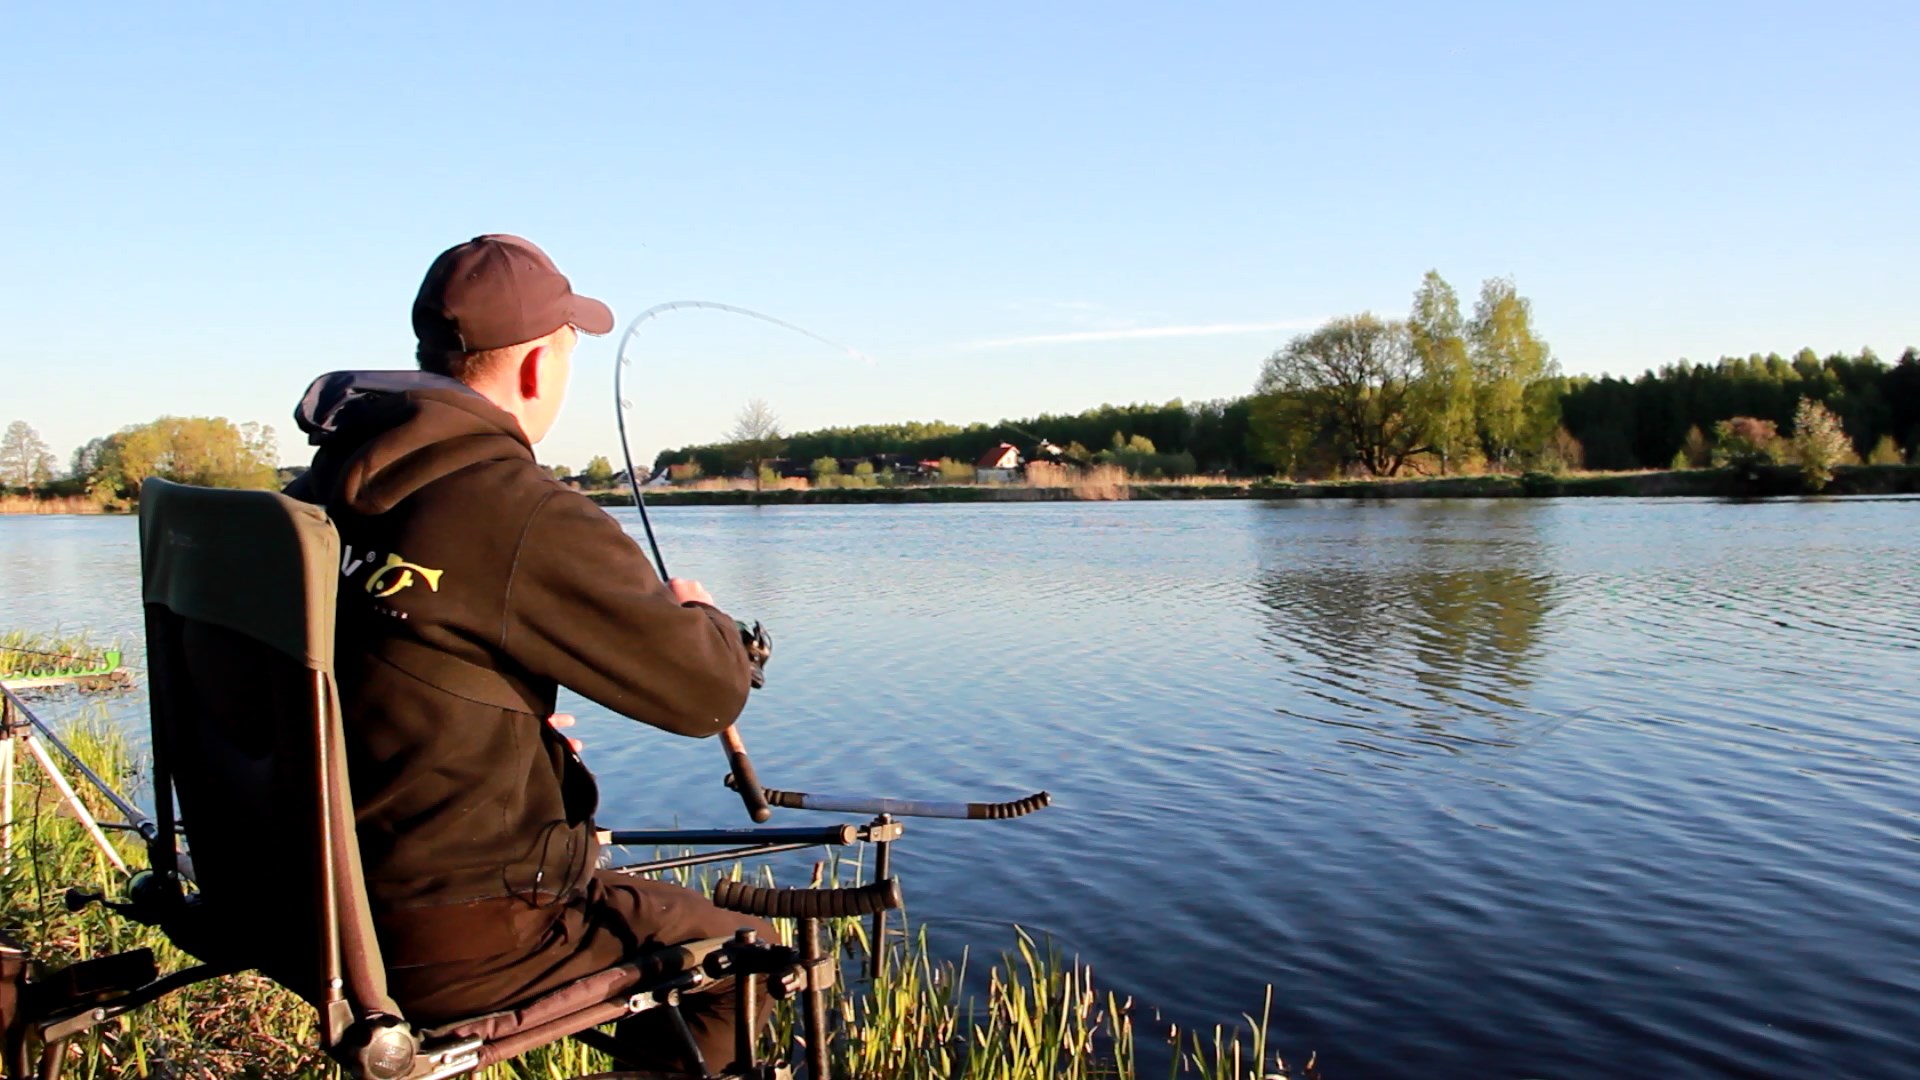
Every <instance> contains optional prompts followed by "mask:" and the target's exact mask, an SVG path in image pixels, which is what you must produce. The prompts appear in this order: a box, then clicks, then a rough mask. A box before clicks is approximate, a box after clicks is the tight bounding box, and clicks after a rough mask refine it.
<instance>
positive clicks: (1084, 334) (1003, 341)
mask: <svg viewBox="0 0 1920 1080" xmlns="http://www.w3.org/2000/svg"><path fill="white" fill-rule="evenodd" d="M1320 321H1321V320H1319V319H1282V320H1280V321H1278V322H1254V323H1203V324H1200V325H1197V326H1134V327H1128V328H1127V329H1124V330H1075V331H1072V332H1070V333H1065V334H1029V335H1027V336H1025V337H1010V338H990V339H988V340H985V341H969V342H967V343H966V344H965V345H963V346H962V348H967V349H1005V348H1010V347H1012V346H1015V345H1067V344H1078V343H1082V342H1089V341H1140V340H1143V339H1148V338H1187V337H1220V336H1223V335H1226V334H1259V333H1268V332H1271V331H1274V330H1311V329H1313V328H1314V327H1316V326H1318V325H1320Z"/></svg>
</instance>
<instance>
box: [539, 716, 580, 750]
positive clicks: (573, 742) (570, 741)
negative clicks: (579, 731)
mask: <svg viewBox="0 0 1920 1080" xmlns="http://www.w3.org/2000/svg"><path fill="white" fill-rule="evenodd" d="M547 723H549V724H552V725H553V727H554V730H556V731H558V730H559V729H561V728H570V727H572V726H573V714H572V713H563V712H561V713H554V714H553V715H552V716H549V717H547ZM567 745H568V746H571V747H573V752H574V753H576V754H577V753H579V752H580V751H582V750H584V749H586V747H587V744H586V743H583V742H581V741H580V740H579V739H576V738H573V737H572V736H568V737H567Z"/></svg>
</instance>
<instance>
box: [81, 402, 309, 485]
mask: <svg viewBox="0 0 1920 1080" xmlns="http://www.w3.org/2000/svg"><path fill="white" fill-rule="evenodd" d="M278 462H279V452H278V448H277V446H276V443H275V440H274V435H273V429H272V428H270V427H266V426H263V425H261V424H256V423H245V424H235V423H233V422H231V421H229V420H228V419H227V418H226V417H224V416H212V417H207V416H163V417H161V418H160V419H158V420H154V421H152V422H150V423H145V424H137V425H135V426H133V427H127V428H122V429H121V430H119V431H117V432H115V433H114V434H112V435H107V436H103V437H101V438H98V439H93V440H90V441H88V442H87V443H86V444H84V445H82V446H81V447H80V448H79V449H78V450H76V451H75V452H74V456H73V466H74V475H75V477H77V478H81V479H84V480H86V482H87V486H88V487H89V488H90V489H93V490H107V491H128V490H135V489H138V488H139V486H140V483H141V481H143V480H146V479H147V478H148V477H150V476H157V477H161V478H162V479H166V480H177V481H179V482H181V483H184V484H198V485H201V486H203V487H225V488H272V487H276V486H278V483H279V476H278Z"/></svg>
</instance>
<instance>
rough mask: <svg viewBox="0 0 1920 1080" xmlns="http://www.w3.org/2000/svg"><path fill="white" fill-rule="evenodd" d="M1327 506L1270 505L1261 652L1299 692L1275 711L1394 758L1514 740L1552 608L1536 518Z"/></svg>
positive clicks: (1450, 508) (1439, 508)
mask: <svg viewBox="0 0 1920 1080" xmlns="http://www.w3.org/2000/svg"><path fill="white" fill-rule="evenodd" d="M1333 509H1334V508H1313V509H1309V510H1307V511H1306V512H1305V513H1301V512H1299V511H1291V512H1290V511H1289V509H1287V508H1276V509H1275V510H1274V512H1273V513H1274V518H1275V527H1274V528H1273V529H1271V530H1270V531H1269V533H1268V535H1267V537H1266V538H1265V540H1264V542H1263V544H1262V545H1261V548H1260V571H1259V576H1258V582H1257V586H1256V587H1257V591H1258V596H1259V601H1260V604H1261V606H1262V608H1263V614H1264V619H1265V623H1266V626H1267V629H1268V639H1267V642H1268V645H1269V646H1270V647H1271V648H1272V649H1273V651H1274V652H1275V654H1276V655H1277V656H1278V657H1279V658H1280V659H1281V661H1282V667H1283V670H1284V671H1285V672H1286V674H1285V676H1284V681H1285V682H1286V683H1287V685H1288V686H1289V688H1290V689H1291V690H1293V691H1295V692H1294V693H1290V694H1287V695H1286V696H1285V699H1284V700H1283V701H1282V702H1281V704H1280V705H1279V706H1278V708H1277V711H1278V712H1280V713H1281V714H1282V715H1289V716H1297V717H1300V718H1303V719H1310V720H1315V721H1318V722H1320V723H1328V724H1335V725H1342V726H1347V727H1350V728H1354V729H1356V730H1360V731H1364V732H1368V733H1370V734H1371V735H1373V736H1378V737H1383V738H1385V739H1388V740H1393V741H1394V743H1395V745H1392V746H1385V745H1381V744H1380V743H1379V742H1378V741H1374V740H1364V739H1363V740H1362V741H1361V742H1359V743H1353V742H1349V743H1348V745H1353V746H1356V747H1357V748H1360V749H1370V750H1374V751H1377V752H1380V753H1384V754H1387V755H1389V756H1418V755H1419V754H1420V752H1421V751H1420V750H1418V749H1413V748H1409V747H1408V746H1406V745H1402V744H1403V743H1405V742H1407V741H1411V742H1412V743H1413V744H1415V746H1417V747H1431V748H1437V749H1442V750H1447V751H1454V752H1457V751H1458V750H1459V749H1460V744H1461V743H1462V742H1463V741H1464V742H1467V743H1480V742H1493V743H1496V744H1507V743H1508V741H1509V740H1510V739H1511V738H1512V737H1513V736H1514V734H1515V733H1514V732H1513V731H1512V730H1511V728H1512V726H1513V725H1514V724H1515V723H1518V722H1522V721H1524V720H1526V719H1528V717H1527V715H1526V702H1527V701H1528V700H1529V695H1528V693H1527V691H1528V690H1529V688H1530V687H1531V686H1532V685H1533V682H1534V680H1535V679H1536V678H1537V677H1538V675H1539V669H1540V667H1541V663H1542V652H1543V649H1542V636H1543V630H1544V627H1545V626H1546V624H1547V620H1548V617H1549V616H1550V614H1551V613H1552V611H1553V608H1554V604H1555V593H1556V583H1555V576H1554V573H1553V564H1552V560H1551V556H1550V553H1549V552H1548V551H1547V550H1546V543H1545V541H1544V540H1543V539H1542V537H1541V535H1540V532H1539V529H1538V527H1537V521H1538V510H1537V508H1534V507H1529V506H1526V505H1508V504H1497V505H1494V506H1468V507H1464V508H1463V507H1462V506H1459V505H1451V504H1439V503H1431V502H1429V503H1422V504H1419V505H1413V506H1405V507H1399V506H1394V507H1363V508H1362V507H1356V508H1352V511H1353V512H1350V513H1345V514H1341V513H1337V512H1333V513H1330V512H1329V511H1330V510H1333ZM1383 526H1384V527H1383ZM1477 719H1485V720H1488V721H1493V722H1494V725H1493V727H1492V728H1490V729H1488V730H1478V731H1477V730H1474V729H1473V727H1472V726H1470V725H1464V724H1463V721H1468V720H1477ZM1350 738H1351V737H1350Z"/></svg>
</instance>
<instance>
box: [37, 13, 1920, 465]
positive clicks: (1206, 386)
mask: <svg viewBox="0 0 1920 1080" xmlns="http://www.w3.org/2000/svg"><path fill="white" fill-rule="evenodd" d="M393 8H394V10H387V6H386V5H364V6H357V5H345V4H329V5H325V6H307V5H296V4H287V5H263V4H244V5H243V4H231V5H217V4H216V5H206V4H180V5H139V6H136V5H112V6H102V5H90V4H84V3H59V4H53V3H27V2H17V3H12V4H8V5H6V6H5V7H4V9H0V102H4V104H0V110H4V111H0V117H3V118H4V123H0V148H3V154H4V156H0V215H4V218H3V219H0V220H3V222H4V226H5V234H6V238H7V240H6V254H5V256H4V258H0V327H4V331H5V333H4V336H3V338H0V388H4V389H0V395H4V396H3V397H0V423H4V422H6V421H8V420H11V419H15V418H20V419H25V420H28V421H29V422H31V423H33V424H35V425H36V426H37V427H38V428H39V429H40V430H41V432H42V433H43V434H44V435H45V436H46V437H47V439H48V441H49V442H50V443H52V444H53V447H54V449H55V451H56V452H57V453H59V454H61V455H62V457H63V459H64V457H65V455H66V454H67V453H68V452H69V451H70V450H71V449H72V448H73V446H74V445H76V444H77V443H79V442H81V441H82V440H84V439H85V438H87V437H89V436H92V435H96V434H102V433H105V432H108V431H111V430H114V429H116V428H118V427H120V426H122V425H125V424H129V423H136V422H140V421H144V420H148V419H151V418H153V417H155V416H157V415H161V414H163V413H175V414H192V415H225V416H228V417H231V418H233V419H235V420H259V421H264V422H267V423H271V424H273V425H275V427H276V428H277V429H278V430H279V432H280V433H281V447H282V456H283V457H284V458H286V459H287V460H289V461H298V460H304V457H305V449H304V447H303V446H302V445H301V444H300V440H299V439H298V438H297V436H296V435H295V433H294V432H293V431H292V430H291V425H290V423H288V420H287V417H288V413H289V411H290V409H291V406H292V403H293V401H294V400H295V398H296V397H297V396H298V393H299V391H300V390H301V389H302V387H303V386H304V385H305V383H306V381H307V380H308V379H309V378H310V377H312V376H313V375H315V374H318V373H320V372H322V371H327V370H333V369H338V368H353V367H365V368H379V367H402V366H406V365H407V364H408V363H409V362H410V358H411V344H412V343H411V334H410V330H409V326H408V321H407V319H408V315H407V313H408V306H409V303H410V301H411V298H412V295H413V291H414V289H415V288H416V286H417V284H418V282H419V278H420V275H421V273H422V271H423V270H424V269H425V267H426V264H427V263H428V262H429V261H430V260H431V259H432V257H433V255H434V254H435V253H436V252H438V251H439V250H440V249H442V248H444V247H446V246H447V245H449V244H451V243H454V242H457V241H459V240H462V239H465V238H467V237H469V236H472V235H474V234H476V233H480V232H488V231H510V232H517V233H521V234H523V235H525V236H528V237H530V238H532V239H534V240H535V241H536V242H538V243H540V244H541V245H542V246H544V247H545V248H546V249H547V250H548V251H549V252H550V253H552V254H553V256H554V257H555V258H556V260H557V261H558V262H559V263H560V265H561V267H562V268H563V269H564V270H565V271H566V272H567V273H568V274H569V275H570V276H571V277H572V278H573V280H574V283H575V285H576V287H577V288H579V289H580V290H581V291H583V292H586V293H588V294H590V295H595V296H599V297H601V298H603V299H605V300H607V301H608V302H609V303H610V304H611V305H612V306H613V307H614V309H615V313H616V315H617V316H619V318H620V319H621V325H622V328H624V326H625V325H626V320H627V319H629V318H631V317H632V316H633V315H635V314H637V313H638V312H639V311H640V310H642V309H644V308H646V307H648V306H649V305H652V304H654V303H658V302H660V301H664V300H671V299H683V298H686V299H704V300H713V301H720V302H724V303H730V304H736V305H742V306H746V307H750V308H754V309H758V310H761V311H765V312H767V313H769V314H772V315H775V316H778V317H780V318H783V319H787V320H791V321H793V322H796V323H799V324H801V325H803V326H806V327H809V328H810V329H813V330H816V331H818V332H820V333H822V334H825V335H827V336H829V337H833V338H836V339H838V340H841V341H844V342H846V343H848V344H850V345H852V346H854V347H855V348H857V349H858V350H859V351H860V353H862V354H864V356H865V357H866V359H856V358H852V357H849V356H847V355H846V354H844V353H840V352H837V351H835V350H832V349H828V348H824V347H821V346H817V345H815V344H813V343H811V342H808V341H806V340H804V339H801V338H798V337H795V336H792V335H788V334H785V333H783V332H779V331H774V330H770V329H768V328H765V327H763V326H760V325H758V324H750V323H748V322H747V321H745V320H740V319H737V318H733V317H728V316H718V315H713V314H711V313H703V312H692V313H687V312H676V313H672V314H669V315H667V316H663V317H662V318H661V319H659V320H657V321H655V322H652V323H649V324H648V325H647V326H645V327H643V328H642V329H641V330H640V331H639V333H638V334H637V335H636V338H635V348H636V363H637V365H638V366H637V367H636V368H635V369H634V371H635V373H636V374H635V386H634V387H633V388H632V392H630V394H629V396H630V397H631V398H632V399H633V401H634V409H635V411H634V413H633V423H634V425H635V429H636V438H635V442H636V450H638V451H640V452H641V453H643V454H650V453H651V449H652V448H653V447H655V446H658V445H661V444H678V443H681V442H685V441H691V440H698V439H706V438H711V437H714V436H716V435H717V434H719V433H720V431H722V430H723V429H724V428H725V427H726V426H727V425H728V423H729V422H730V420H731V417H732V415H733V413H734V412H735V411H736V410H737V409H738V408H739V406H740V404H741V403H742V402H744V401H745V400H746V399H747V398H748V397H750V396H756V395H757V396H762V397H765V398H767V399H768V400H769V401H770V402H771V403H772V405H773V406H774V408H775V409H776V411H777V412H779V413H780V415H781V416H782V418H783V419H784V420H785V422H786V423H787V426H788V427H789V428H795V427H812V426H818V425H822V424H833V423H860V422H878V421H888V420H896V419H930V418H933V417H940V418H944V419H948V420H953V421H969V420H978V419H994V418H998V417H1001V416H1017V415H1024V414H1030V413H1034V412H1038V411H1043V410H1078V409H1081V408H1084V407H1088V406H1092V405H1096V404H1099V403H1101V402H1103V401H1112V402H1126V401H1145V400H1151V401H1162V400H1166V399H1168V398H1172V397H1183V398H1186V399H1189V400H1192V399H1199V398H1208V397H1216V396H1225V395H1232V394H1238V393H1242V392H1244V391H1245V390H1246V389H1247V388H1248V387H1249V386H1250V385H1251V383H1252V381H1253V379H1254V376H1255V374H1256V373H1257V371H1258V369H1259V364H1260V360H1261V359H1262V357H1264V356H1265V355H1266V354H1267V353H1268V352H1270V351H1272V350H1273V349H1274V348H1276V347H1278V346H1279V345H1281V344H1282V343H1284V341H1285V340H1286V338H1287V337H1288V336H1289V335H1290V334H1291V333H1293V332H1294V331H1295V329H1296V328H1298V327H1302V326H1306V325H1310V324H1311V323H1313V322H1314V321H1315V320H1318V319H1320V318H1323V317H1326V316H1329V315H1334V314H1343V313H1349V312H1355V311H1360V310H1367V309H1371V310H1375V311H1380V312H1386V313H1393V314H1401V313H1403V312H1404V311H1405V310H1406V308H1407V307H1408V303H1409V300H1410V297H1411V294H1412V292H1413V289H1414V287H1415V286H1416V285H1417V284H1418V282H1419V279H1420V275H1421V274H1422V273H1423V272H1424V271H1426V270H1427V269H1429V268H1437V269H1439V270H1440V271H1441V273H1443V274H1444V275H1446V276H1447V277H1448V278H1449V280H1451V281H1452V282H1453V283H1454V285H1455V287H1456V288H1458V289H1459V290H1460V292H1461V293H1462V294H1463V296H1465V297H1467V298H1469V299H1470V298H1471V295H1472V294H1473V293H1474V292H1475V291H1476V290H1477V288H1478V285H1479V282H1480V280H1481V279H1483V278H1485V277H1489V276H1492V275H1511V276H1513V277H1515V278H1516V279H1517V280H1518V283H1519V286H1520V289H1521V291H1522V293H1524V294H1525V295H1527V296H1529V297H1531V298H1532V300H1533V301H1534V305H1535V311H1536V315H1537V319H1538V323H1539V325H1540V327H1541V329H1542V331H1543V333H1544V334H1545V336H1546V337H1547V338H1548V340H1549V341H1550V342H1551V343H1552V345H1553V348H1554V352H1555V355H1556V356H1557V357H1558V359H1559V361H1560V363H1561V364H1562V366H1563V367H1564V368H1565V369H1566V370H1568V371H1570V372H1575V373H1592V374H1599V373H1605V372H1612V373H1630V372H1638V371H1640V370H1643V369H1645V368H1647V367H1650V366H1655V365H1658V364H1661V363H1665V362H1669V361H1671V360H1674V359H1677V358H1680V357H1690V358H1693V359H1696V360H1699V359H1711V358H1713V357H1716V356H1719V355H1721V354H1724V353H1742V354H1743V353H1747V352H1750V351H1762V352H1764V351H1769V350H1780V351H1783V352H1784V351H1789V350H1792V349H1796V348H1799V347H1801V346H1811V347H1813V348H1814V349H1816V350H1818V351H1820V352H1822V353H1825V352H1829V351H1834V350H1848V351H1852V350H1855V349H1858V348H1859V347H1861V346H1863V345H1866V346H1871V347H1872V348H1874V349H1876V350H1878V351H1879V352H1880V353H1881V354H1882V355H1883V356H1885V357H1888V358H1892V357H1893V356H1895V355H1897V354H1898V352H1899V350H1900V349H1901V348H1902V347H1904V346H1906V345H1908V344H1915V343H1920V325H1917V322H1920V320H1917V319H1916V316H1920V280H1917V279H1920V271H1916V269H1915V262H1914V252H1915V251H1916V250H1920V197H1916V191H1920V180H1916V177H1920V140H1917V139H1916V138H1915V133H1916V132H1920V91H1917V90H1916V89H1915V85H1914V83H1913V80H1912V70H1913V68H1912V45H1913V42H1914V41H1916V40H1920V5H1915V4H1912V3H1884V4H1856V3H1826V4H1817V5H1816V4H1793V5H1787V4H1769V3H1703V4H1692V5H1687V4H1634V3H1611V4H1604V5H1602V4H1592V5H1577V6H1576V5H1560V4H1539V3H1527V4H1449V5H1419V6H1415V5H1379V4H1361V3H1356V4H1342V5H1297V4H1280V3H1265V4H1245V5H1234V4H1184V5H1172V4H1098V5H1096V4H1071V5H1069V4H1018V5H1011V4H1010V5H988V4H969V5H965V6H959V5H954V6H950V7H949V9H948V10H945V11H929V10H923V8H924V6H922V5H897V4H889V5H878V4H876V5H853V4H833V5H826V4H809V5H780V6H776V5H769V4H730V5H691V4H688V5H653V4H639V3H616V4H606V5H585V6H582V5H566V4H553V5H540V6H535V5H531V4H516V5H497V6H496V5H482V4H458V5H456V4H436V5H410V4H396V5H393ZM615 340H617V336H616V338H613V339H604V340H600V341H594V342H590V343H589V344H588V345H587V346H586V347H584V348H583V350H582V352H581V355H580V360H579V364H578V368H577V373H576V381H575V384H574V387H573V396H572V398H571V400H570V403H569V405H568V408H567V412H566V414H565V415H564V416H563V418H562V424H561V427H560V429H559V430H558V431H557V432H556V433H555V434H554V435H553V436H552V437H551V438H550V439H549V440H548V442H547V443H546V444H545V445H544V446H543V447H542V457H543V458H544V459H545V460H548V461H553V462H560V463H566V464H571V465H573V466H575V467H578V466H579V465H580V464H581V463H582V462H583V461H584V460H585V458H586V456H587V455H589V454H592V453H608V454H613V453H614V452H615V444H614V441H613V422H612V421H613V414H612V402H611V393H610V386H609V383H610V379H611V364H612V362H613V355H614V341H615Z"/></svg>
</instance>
